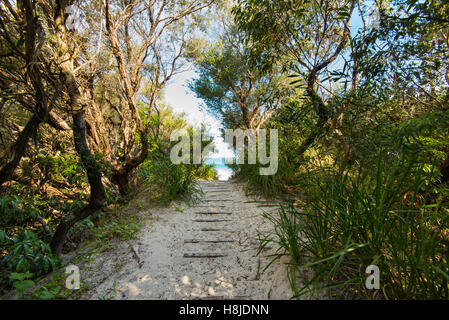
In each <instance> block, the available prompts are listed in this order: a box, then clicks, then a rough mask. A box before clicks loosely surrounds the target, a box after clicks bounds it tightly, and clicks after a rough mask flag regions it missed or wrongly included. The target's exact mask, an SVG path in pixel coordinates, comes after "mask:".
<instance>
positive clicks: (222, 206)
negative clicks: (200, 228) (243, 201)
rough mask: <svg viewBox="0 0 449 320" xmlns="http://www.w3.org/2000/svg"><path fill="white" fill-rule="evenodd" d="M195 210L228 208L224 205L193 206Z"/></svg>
mask: <svg viewBox="0 0 449 320" xmlns="http://www.w3.org/2000/svg"><path fill="white" fill-rule="evenodd" d="M192 207H194V208H210V207H217V208H226V206H224V205H214V204H203V205H198V206H192Z"/></svg>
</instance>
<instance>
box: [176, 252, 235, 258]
mask: <svg viewBox="0 0 449 320" xmlns="http://www.w3.org/2000/svg"><path fill="white" fill-rule="evenodd" d="M227 255H228V254H227V253H214V252H198V253H196V252H190V253H184V258H219V257H226V256H227Z"/></svg>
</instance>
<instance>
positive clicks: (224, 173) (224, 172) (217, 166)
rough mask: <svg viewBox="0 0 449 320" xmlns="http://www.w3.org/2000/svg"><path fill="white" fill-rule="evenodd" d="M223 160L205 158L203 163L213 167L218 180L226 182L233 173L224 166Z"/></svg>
mask: <svg viewBox="0 0 449 320" xmlns="http://www.w3.org/2000/svg"><path fill="white" fill-rule="evenodd" d="M225 160H226V158H206V159H204V163H205V164H209V165H213V166H214V170H215V171H216V172H217V175H218V180H228V179H229V178H230V177H231V175H232V174H233V173H234V171H233V170H232V169H231V168H230V167H228V166H227V165H226V163H225Z"/></svg>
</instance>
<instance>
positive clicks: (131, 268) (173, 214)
mask: <svg viewBox="0 0 449 320" xmlns="http://www.w3.org/2000/svg"><path fill="white" fill-rule="evenodd" d="M200 183H201V185H202V187H203V190H204V191H205V197H204V199H229V200H231V201H219V200H216V201H211V202H202V203H200V204H198V205H201V206H203V205H210V207H190V208H189V207H188V206H187V205H186V204H172V205H171V206H170V207H168V208H158V209H151V212H152V217H153V218H152V219H149V220H148V221H147V223H146V224H145V226H144V227H143V231H142V235H141V237H140V238H139V239H137V240H133V241H129V242H126V243H125V242H122V243H120V244H119V246H118V248H115V249H113V250H110V251H107V252H105V253H102V254H101V255H99V256H98V257H97V258H96V259H95V260H94V261H92V262H91V263H90V265H87V266H84V267H80V271H81V281H83V279H87V282H89V283H91V284H92V285H93V289H91V290H90V291H88V292H86V293H85V294H84V296H83V298H84V299H98V298H99V296H102V297H112V298H114V299H221V298H225V299H226V298H237V299H289V298H290V297H291V295H292V291H291V289H290V285H289V284H288V281H287V277H286V271H285V265H283V264H281V263H279V262H276V263H274V264H273V265H272V266H270V268H269V269H268V270H266V271H265V272H263V273H262V269H263V268H264V267H265V266H266V265H267V263H268V262H269V259H268V258H266V257H264V256H266V255H267V254H269V253H272V252H273V251H274V249H273V248H272V249H269V250H267V251H266V252H263V253H262V254H261V256H262V257H258V256H256V253H257V248H258V246H259V241H258V240H257V238H258V230H260V231H262V230H267V228H270V227H271V226H270V224H269V223H268V222H267V221H266V220H265V219H264V218H263V217H262V216H261V213H262V208H259V207H258V204H256V203H245V201H249V199H248V198H246V197H245V195H244V192H243V191H242V186H241V185H239V184H237V183H234V182H232V181H210V182H206V181H202V182H200ZM214 190H217V191H214ZM227 190H229V191H227ZM213 205H218V206H220V205H221V206H223V205H224V206H225V207H215V206H213ZM177 206H178V207H179V206H180V207H182V208H183V210H184V212H178V211H176V210H175V208H176V207H177ZM144 210H148V209H144ZM210 211H217V212H232V214H230V215H227V214H207V215H206V214H198V213H197V212H210ZM157 216H158V217H159V218H155V217H157ZM195 219H226V220H230V221H220V222H195V221H194V220H195ZM204 228H207V229H219V230H220V231H201V229H204ZM188 240H232V241H233V242H223V243H207V242H197V243H186V241H188ZM130 245H131V246H133V247H134V248H135V249H136V250H137V251H138V255H139V257H140V259H141V262H142V267H141V268H139V266H138V263H137V260H136V258H135V257H134V256H133V253H132V250H131V249H130V247H129V246H130ZM204 253H214V254H217V253H218V254H223V255H225V256H224V257H215V258H186V257H184V255H185V254H204ZM258 265H260V268H258ZM259 271H260V274H259Z"/></svg>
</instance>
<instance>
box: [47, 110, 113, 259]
mask: <svg viewBox="0 0 449 320" xmlns="http://www.w3.org/2000/svg"><path fill="white" fill-rule="evenodd" d="M73 140H74V143H75V149H76V151H77V152H78V155H79V156H80V158H81V162H82V164H83V167H84V169H85V170H86V173H87V178H88V180H89V184H90V199H89V203H88V204H87V205H86V206H84V207H82V208H80V209H78V210H75V211H74V212H73V214H72V215H71V216H69V217H68V218H67V219H64V220H63V221H62V222H61V223H60V224H59V225H58V228H57V229H56V232H55V234H54V236H53V239H52V241H51V244H50V247H51V249H52V251H53V253H55V254H57V255H59V254H61V251H62V248H63V245H64V242H65V240H66V238H67V233H68V231H69V230H70V228H71V227H73V225H74V224H75V223H77V222H78V221H81V220H83V219H85V218H87V217H88V216H90V215H91V214H92V213H95V212H96V211H98V210H100V209H101V208H103V206H104V204H105V201H106V192H105V190H104V186H103V183H102V182H101V172H100V170H99V168H98V165H97V162H96V160H95V158H94V156H93V155H92V153H91V152H90V150H89V148H88V146H87V141H86V122H85V120H84V112H83V111H81V112H78V113H76V114H74V115H73Z"/></svg>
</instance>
